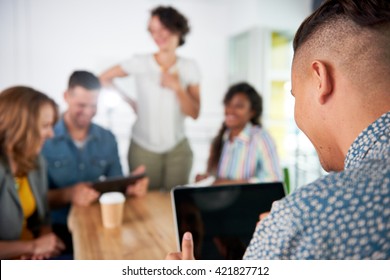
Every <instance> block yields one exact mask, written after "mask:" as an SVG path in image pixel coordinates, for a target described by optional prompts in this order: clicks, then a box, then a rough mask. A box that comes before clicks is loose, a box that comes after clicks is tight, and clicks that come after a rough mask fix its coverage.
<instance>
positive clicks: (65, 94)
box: [64, 90, 70, 102]
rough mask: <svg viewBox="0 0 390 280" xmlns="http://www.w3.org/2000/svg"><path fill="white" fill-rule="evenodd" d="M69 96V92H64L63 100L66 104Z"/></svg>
mask: <svg viewBox="0 0 390 280" xmlns="http://www.w3.org/2000/svg"><path fill="white" fill-rule="evenodd" d="M69 94H70V92H69V90H66V91H65V92H64V100H65V101H66V102H68V100H69Z"/></svg>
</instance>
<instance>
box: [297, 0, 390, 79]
mask: <svg viewBox="0 0 390 280" xmlns="http://www.w3.org/2000/svg"><path fill="white" fill-rule="evenodd" d="M294 51H295V55H294V59H296V58H297V57H300V58H303V59H304V58H305V57H310V56H311V57H313V56H315V57H316V58H318V56H320V57H330V58H332V60H334V61H338V65H337V66H338V67H339V68H341V69H340V70H342V71H343V72H344V73H346V74H347V76H348V78H350V79H351V80H353V81H356V82H360V83H361V84H362V85H364V84H366V85H367V83H369V86H372V85H373V84H375V83H376V82H379V83H381V82H383V80H384V79H383V78H384V76H387V77H388V75H390V1H389V0H364V1H362V0H328V1H326V2H325V3H323V5H322V6H321V7H320V8H318V9H317V11H315V12H314V13H313V14H312V15H311V16H310V17H308V18H307V19H306V20H305V21H304V22H303V23H302V25H301V26H300V28H299V29H298V31H297V33H296V35H295V38H294ZM386 79H387V80H389V79H388V78H386Z"/></svg>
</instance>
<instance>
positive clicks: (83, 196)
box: [71, 182, 100, 206]
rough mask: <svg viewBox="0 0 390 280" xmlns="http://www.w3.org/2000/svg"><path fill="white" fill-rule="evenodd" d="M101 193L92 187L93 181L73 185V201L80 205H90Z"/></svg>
mask: <svg viewBox="0 0 390 280" xmlns="http://www.w3.org/2000/svg"><path fill="white" fill-rule="evenodd" d="M99 195H100V193H99V192H98V191H96V190H94V189H93V188H92V187H91V183H84V182H82V183H78V184H76V185H74V186H73V187H72V195H71V202H72V203H73V204H75V205H78V206H88V205H90V204H91V203H92V202H94V201H96V200H97V199H98V198H99Z"/></svg>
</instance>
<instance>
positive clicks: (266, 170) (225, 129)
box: [196, 83, 282, 184]
mask: <svg viewBox="0 0 390 280" xmlns="http://www.w3.org/2000/svg"><path fill="white" fill-rule="evenodd" d="M223 103H224V105H225V120H224V122H223V124H222V127H221V129H220V131H219V133H218V135H217V136H216V137H215V138H214V140H213V142H212V145H211V150H210V156H209V159H208V164H207V173H206V174H203V175H197V176H196V181H200V180H202V179H205V178H207V177H208V176H210V175H214V176H215V177H216V181H215V184H229V183H232V184H234V183H248V182H272V181H281V180H282V173H281V168H280V166H279V159H278V155H277V152H276V146H275V143H274V141H273V139H272V137H271V136H270V135H269V133H268V132H267V131H266V130H264V128H262V125H261V121H260V117H261V113H262V110H263V105H262V99H261V96H260V95H259V94H258V93H257V92H256V90H255V89H254V88H253V87H252V86H251V85H249V84H248V83H238V84H235V85H233V86H231V87H230V88H229V90H228V92H227V93H226V95H225V97H224V100H223Z"/></svg>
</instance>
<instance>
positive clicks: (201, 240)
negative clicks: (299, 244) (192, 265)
mask: <svg viewBox="0 0 390 280" xmlns="http://www.w3.org/2000/svg"><path fill="white" fill-rule="evenodd" d="M172 196H173V204H174V208H173V209H174V218H175V220H176V234H178V239H179V240H178V241H179V242H180V244H181V239H182V237H183V234H184V232H186V231H190V232H191V233H192V235H193V239H194V247H195V250H194V251H195V252H194V253H195V258H196V259H213V260H217V259H242V256H243V254H244V253H245V250H246V247H247V246H248V244H249V242H250V240H251V238H252V235H253V232H254V230H255V227H256V223H257V222H258V220H259V214H261V213H263V212H267V211H269V210H270V209H271V205H272V202H274V201H275V200H279V199H281V198H283V197H284V196H285V193H284V189H283V184H282V183H262V184H244V185H226V186H211V187H177V188H174V189H173V190H172Z"/></svg>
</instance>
